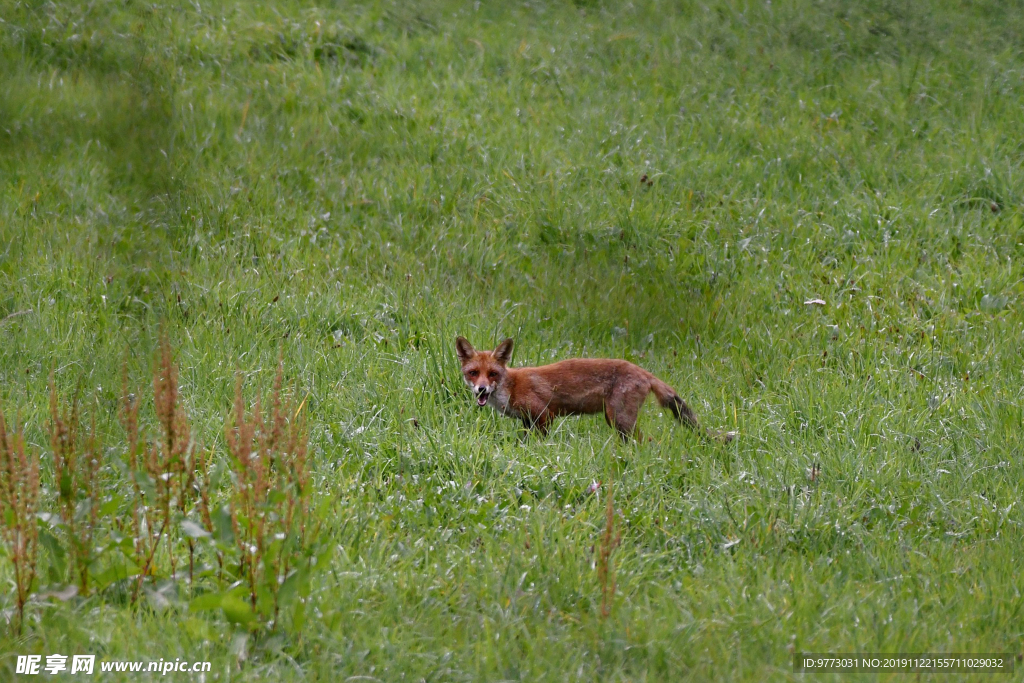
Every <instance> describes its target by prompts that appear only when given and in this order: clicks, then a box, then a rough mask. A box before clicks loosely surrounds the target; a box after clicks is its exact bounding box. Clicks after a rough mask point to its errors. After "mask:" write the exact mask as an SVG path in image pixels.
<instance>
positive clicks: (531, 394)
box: [509, 358, 651, 414]
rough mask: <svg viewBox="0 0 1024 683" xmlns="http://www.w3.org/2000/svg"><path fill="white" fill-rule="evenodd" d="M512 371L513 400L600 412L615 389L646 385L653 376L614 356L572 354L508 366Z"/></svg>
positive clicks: (561, 409)
mask: <svg viewBox="0 0 1024 683" xmlns="http://www.w3.org/2000/svg"><path fill="white" fill-rule="evenodd" d="M509 375H510V377H511V379H512V380H513V383H514V389H513V392H512V399H513V402H518V401H524V402H533V401H542V402H543V403H544V404H545V405H546V407H547V409H548V410H550V411H551V412H553V413H555V414H569V413H596V412H601V411H603V410H604V406H605V405H606V404H607V403H608V402H609V399H610V398H611V396H612V394H613V393H614V392H616V391H618V392H622V391H628V390H629V389H630V388H632V387H639V386H641V385H643V386H646V385H647V383H649V382H650V377H651V375H650V373H648V372H647V371H646V370H644V369H643V368H641V367H639V366H637V365H634V364H633V363H630V362H629V361H625V360H620V359H614V358H570V359H568V360H563V361H559V362H557V363H551V364H550V365H541V366H537V367H524V368H509ZM517 399H518V401H517Z"/></svg>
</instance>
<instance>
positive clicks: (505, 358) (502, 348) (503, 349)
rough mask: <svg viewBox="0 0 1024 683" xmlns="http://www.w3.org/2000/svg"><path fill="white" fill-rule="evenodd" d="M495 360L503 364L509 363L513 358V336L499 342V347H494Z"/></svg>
mask: <svg viewBox="0 0 1024 683" xmlns="http://www.w3.org/2000/svg"><path fill="white" fill-rule="evenodd" d="M494 360H496V361H498V362H499V363H501V364H502V365H508V362H509V361H510V360H512V338H511V337H510V338H508V339H506V340H505V341H503V342H501V343H500V344H498V348H496V349H494Z"/></svg>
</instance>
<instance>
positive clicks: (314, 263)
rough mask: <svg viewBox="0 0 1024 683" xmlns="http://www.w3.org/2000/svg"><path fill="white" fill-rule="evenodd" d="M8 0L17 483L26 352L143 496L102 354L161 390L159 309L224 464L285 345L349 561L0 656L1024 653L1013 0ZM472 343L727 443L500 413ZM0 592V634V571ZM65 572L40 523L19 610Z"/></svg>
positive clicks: (570, 668) (579, 667)
mask: <svg viewBox="0 0 1024 683" xmlns="http://www.w3.org/2000/svg"><path fill="white" fill-rule="evenodd" d="M0 19H2V21H0V93H2V97H0V235H2V244H0V378H2V384H0V399H2V406H3V409H4V411H5V413H6V414H7V416H8V420H9V421H12V422H13V421H17V422H18V423H19V424H24V425H25V430H26V440H27V441H28V444H29V449H30V450H31V451H34V452H38V453H41V454H42V462H43V465H42V470H43V475H42V477H43V482H42V485H43V494H42V504H41V505H42V507H43V508H47V509H50V508H52V506H53V504H54V503H53V501H54V499H55V496H56V495H57V494H56V493H55V491H56V489H57V488H59V487H58V486H57V484H56V482H54V481H53V474H52V471H51V469H50V465H49V463H50V456H49V449H50V444H49V440H48V436H47V419H48V414H49V412H48V410H49V409H48V400H49V390H48V378H49V376H50V373H51V372H53V373H54V377H55V382H56V385H57V387H58V389H59V390H60V391H61V392H62V393H63V395H66V396H70V395H71V394H73V393H74V392H75V391H76V390H78V391H80V392H81V395H82V396H83V412H84V414H85V415H87V416H88V419H90V420H92V419H95V422H96V428H97V430H98V432H99V434H100V435H101V436H102V441H103V444H104V446H103V448H104V451H103V452H104V453H105V456H104V457H105V460H104V464H103V465H102V467H101V468H100V471H99V477H100V480H101V482H102V485H103V495H104V498H103V502H104V504H105V505H108V508H107V509H108V510H112V511H113V514H114V515H122V516H123V515H125V514H127V508H126V505H127V503H126V500H127V496H128V495H129V492H130V490H131V485H130V484H129V482H128V480H127V478H126V475H125V473H124V471H123V470H121V469H118V468H117V467H116V466H115V465H114V464H112V463H115V462H117V459H118V458H119V457H120V455H121V454H122V453H123V451H124V448H125V446H124V444H125V439H126V437H125V433H124V431H123V430H122V428H121V426H120V424H119V422H118V419H117V405H118V401H119V398H120V396H121V391H122V378H121V377H122V366H123V365H125V363H126V367H127V372H128V376H129V381H130V383H131V384H132V385H134V386H139V387H147V386H148V384H149V383H150V382H151V379H150V377H151V368H152V365H153V358H154V353H155V350H156V348H157V340H158V338H159V335H160V333H161V329H163V330H165V331H166V333H167V335H168V337H169V339H170V342H171V345H172V346H173V348H174V349H175V351H176V359H177V363H178V364H179V366H180V378H181V396H182V398H183V400H184V405H185V407H186V408H187V411H188V415H189V419H190V421H191V427H192V434H193V437H194V438H195V439H196V441H197V442H200V443H202V444H203V445H205V446H207V447H209V448H210V449H212V453H213V458H214V462H215V463H217V464H215V466H217V467H226V465H225V464H224V463H226V462H227V459H228V456H227V452H226V447H225V428H224V425H225V419H226V418H227V416H228V415H229V412H230V410H231V406H232V401H233V396H234V388H235V375H236V372H241V373H243V374H244V375H245V377H246V399H247V400H250V399H252V398H253V397H254V396H255V394H256V391H257V389H262V390H263V391H264V392H266V391H269V389H270V387H271V384H272V382H273V377H274V370H275V367H276V359H277V356H278V353H281V354H282V355H283V361H284V368H285V375H286V379H287V381H288V382H290V383H291V384H292V386H293V389H292V390H291V391H292V393H293V394H294V396H295V398H296V399H297V400H299V401H301V400H303V399H305V403H304V404H303V407H302V410H303V411H304V412H305V415H306V419H307V425H308V428H309V436H310V442H309V449H310V468H311V470H310V471H311V488H312V499H311V500H312V505H313V510H314V514H315V516H316V517H317V519H318V520H319V525H318V532H317V533H318V534H319V536H318V539H319V542H320V543H321V545H322V547H323V548H328V549H329V550H330V551H331V552H330V553H329V554H324V555H323V556H322V557H323V560H322V561H321V562H319V563H318V565H317V567H316V571H315V572H313V573H312V575H311V578H310V583H309V587H308V591H309V595H308V597H307V599H306V602H305V603H303V604H305V605H306V607H305V617H304V619H299V618H298V617H294V618H289V619H284V618H282V619H281V620H280V621H279V622H278V623H276V624H273V625H272V626H270V625H264V626H262V627H251V628H246V627H245V625H244V624H243V625H238V624H236V623H234V622H236V621H238V620H237V619H234V620H232V619H231V618H229V617H230V615H229V614H228V612H227V610H224V611H218V610H203V611H197V610H196V609H190V607H189V605H190V603H193V602H194V601H195V599H196V598H197V597H198V596H202V595H203V594H205V593H207V592H210V591H213V590H214V589H215V588H216V585H215V584H216V581H215V579H214V578H213V577H212V576H211V575H210V574H209V573H207V574H205V575H202V576H201V577H200V578H197V579H196V580H195V581H194V582H193V583H192V584H189V583H188V582H187V581H185V580H184V579H182V577H181V573H180V572H179V573H178V574H176V576H175V580H173V581H171V580H169V577H168V575H167V571H168V570H167V567H166V564H162V565H160V566H161V569H160V571H159V572H155V573H156V574H158V575H157V576H154V577H153V579H152V581H153V586H154V587H155V586H157V585H158V583H157V582H158V581H161V582H162V583H159V586H160V589H159V591H158V592H159V595H158V596H156V595H154V592H150V593H148V595H149V598H148V599H146V600H142V601H140V602H139V603H137V604H135V605H134V606H133V605H131V604H129V602H128V601H126V600H125V593H124V587H123V586H120V587H119V584H117V583H116V582H115V583H113V584H111V585H110V586H107V587H105V588H102V589H97V590H94V591H93V592H92V593H91V594H90V595H88V596H86V595H79V596H76V597H74V598H72V599H70V600H68V601H66V602H64V601H61V600H58V599H52V598H51V599H47V598H45V597H42V598H38V599H36V600H34V601H33V602H31V603H30V605H29V607H28V609H27V614H26V619H25V628H24V631H23V632H22V634H21V635H18V634H17V632H16V631H15V630H14V629H13V628H6V627H4V626H3V624H0V678H3V679H4V680H11V679H14V680H22V679H23V680H31V677H19V676H16V675H15V674H14V670H15V655H16V654H31V653H36V654H43V655H47V654H51V653H63V654H66V655H71V654H80V653H92V654H96V655H98V657H99V658H101V659H139V660H143V659H147V660H157V659H161V658H162V659H164V660H174V659H175V658H182V659H187V660H209V661H211V662H212V663H213V668H212V672H211V673H209V674H206V675H205V677H204V678H203V679H202V680H205V681H214V680H216V681H228V680H241V679H246V680H248V679H249V678H251V677H253V676H255V675H259V676H260V677H261V678H265V679H267V680H284V681H298V680H320V681H343V680H346V679H347V678H349V677H354V678H353V679H352V680H380V681H396V680H407V681H419V680H425V681H448V680H456V681H461V680H465V681H470V680H473V681H476V680H487V681H497V680H523V681H532V680H593V679H600V680H620V681H626V680H629V681H662V680H710V679H721V680H749V681H761V680H765V679H771V680H796V679H803V678H806V677H807V676H806V675H798V674H794V673H792V659H793V653H794V652H855V651H861V652H1010V653H1014V654H1018V655H1019V654H1020V653H1022V652H1024V597H1022V595H1021V591H1022V590H1024V566H1022V558H1024V529H1022V523H1024V508H1022V507H1021V505H1020V504H1019V503H1020V498H1021V494H1022V487H1024V461H1022V458H1021V450H1022V446H1024V439H1022V436H1021V423H1022V418H1024V397H1022V387H1024V356H1022V332H1024V279H1022V278H1024V147H1022V142H1021V141H1022V140H1024V42H1022V39H1021V36H1022V35H1024V9H1022V8H1021V6H1020V4H1018V3H1014V2H1005V3H998V2H983V1H973V0H967V1H964V2H953V1H951V0H949V1H947V0H932V1H930V2H912V1H910V0H865V1H864V2H859V3H849V2H841V1H839V0H821V1H815V2H795V1H791V0H781V1H776V2H767V1H762V2H740V1H736V2H730V1H729V0H708V2H706V3H698V2H689V1H688V0H687V1H682V2H653V3H641V2H635V3H612V2H601V1H600V0H597V1H594V2H582V1H581V2H577V3H576V4H573V3H570V2H550V3H544V2H524V3H497V2H477V3H464V2H441V1H438V2H429V1H428V2H422V3H412V2H410V3H404V2H396V3H389V4H356V3H353V4H349V3H344V2H337V3H325V4H324V5H323V6H316V5H313V4H307V3H301V2H292V1H282V2H278V3H273V4H272V5H271V4H267V5H263V4H260V3H244V2H220V1H217V0H199V1H197V2H177V1H176V0H167V2H162V3H156V4H152V3H148V2H137V1H129V0H126V1H124V2H114V1H112V0H98V1H97V2H92V3H74V2H37V1H35V0H32V1H26V0H0ZM813 300H818V302H819V303H807V302H809V301H813ZM457 334H463V335H466V336H467V337H469V338H470V340H471V341H473V343H474V344H476V345H477V346H478V347H488V346H490V345H492V344H494V343H496V342H497V341H498V340H500V339H501V338H503V337H504V336H513V337H515V339H516V342H517V346H516V357H515V363H516V364H520V365H522V364H539V363H545V362H549V361H552V360H556V359H562V358H567V357H571V356H579V355H592V356H610V357H621V358H626V359H628V360H631V361H634V362H636V363H639V364H641V365H643V366H644V367H646V368H647V369H649V370H651V371H652V372H654V373H656V374H658V375H659V376H661V377H663V378H664V379H665V380H666V381H668V382H669V383H670V384H672V385H673V386H674V387H675V388H676V389H677V390H678V391H679V392H680V394H681V395H682V396H683V397H684V398H685V399H686V400H687V401H688V402H689V403H690V404H691V405H692V406H693V407H694V409H695V410H696V411H697V413H698V415H700V416H701V418H702V420H703V421H704V423H706V424H707V425H709V426H711V427H714V428H728V429H736V430H738V431H739V432H740V434H741V436H740V439H739V440H738V441H736V442H734V443H732V444H729V445H725V446H723V445H717V444H709V443H705V442H703V441H701V440H700V439H697V438H696V437H694V436H693V435H692V434H691V433H689V432H687V431H686V430H685V429H682V428H680V427H678V426H676V425H673V423H672V421H671V420H670V419H669V417H668V415H667V414H663V412H664V411H663V410H662V409H661V408H659V407H658V406H657V405H656V403H655V402H654V401H651V402H650V403H649V404H648V405H647V407H646V409H645V412H644V413H643V415H642V417H641V427H642V428H643V430H644V432H645V433H646V434H648V435H649V436H651V437H652V440H651V441H650V442H648V443H642V444H626V445H622V444H619V443H618V442H617V440H616V439H614V437H613V432H612V431H611V430H609V429H608V428H607V427H606V426H605V424H604V421H603V420H600V419H586V418H584V419H566V420H562V421H560V422H558V423H557V425H556V428H555V429H554V430H553V431H552V433H551V434H549V435H548V436H547V437H543V438H542V437H537V436H530V437H526V438H524V437H523V435H522V434H521V433H520V431H519V428H518V426H517V423H515V422H514V421H512V420H509V419H507V418H503V417H500V416H498V415H497V414H495V413H493V412H491V411H489V410H480V409H478V408H477V407H476V405H475V404H474V403H473V401H472V399H471V397H470V396H469V393H468V391H466V390H465V389H464V388H463V386H462V384H461V379H460V375H459V370H458V364H457V361H456V358H455V353H454V343H453V342H454V338H455V336H456V335H457ZM125 359H127V361H126V360H125ZM142 421H143V422H144V423H146V424H149V425H151V424H152V423H153V421H154V418H153V413H152V408H151V407H150V406H148V404H144V405H143V407H142ZM609 481H613V482H614V489H613V491H614V508H615V520H616V522H615V524H616V529H617V533H621V542H620V543H619V545H618V547H616V548H614V552H612V554H611V560H610V562H611V565H612V568H613V570H614V578H615V582H616V590H615V592H614V595H613V596H611V598H610V602H609V604H608V608H609V609H608V610H607V611H608V615H607V616H604V615H603V614H602V604H603V601H604V598H605V595H606V593H607V591H606V590H605V587H606V585H604V584H603V583H602V581H601V579H600V577H599V574H600V572H599V566H598V565H599V564H600V562H599V560H600V554H601V553H600V551H601V549H602V548H603V547H605V545H604V541H603V540H602V538H603V536H604V534H605V527H606V502H607V499H606V492H607V489H608V482H609ZM594 482H603V485H602V486H601V488H600V489H599V491H598V492H597V493H593V492H591V490H590V489H591V485H592V483H594ZM229 487H230V484H229V483H228V479H227V478H226V477H225V478H224V479H223V482H222V484H221V486H220V488H219V489H216V490H215V491H214V498H215V500H216V501H220V500H224V499H225V498H226V496H227V495H228V493H227V491H228V489H229ZM190 514H191V513H190ZM97 533H98V536H97V539H101V538H107V537H108V536H109V535H110V534H111V533H112V531H111V530H110V529H109V528H103V529H100V530H99V531H98V532H97ZM175 533H179V535H180V532H175ZM59 535H60V531H59V530H56V531H54V536H55V537H58V538H59ZM97 542H99V541H97ZM212 558H213V556H212V552H210V551H201V552H200V553H199V557H198V562H199V564H200V565H202V566H204V567H209V566H212V563H213V559H212ZM165 559H166V558H165ZM0 560H3V558H2V556H0ZM104 561H105V560H104V559H103V557H100V558H99V559H98V560H97V562H98V564H97V565H96V566H95V567H94V570H95V571H97V572H99V571H101V570H102V569H104V566H105V565H104V564H103V563H104ZM160 572H163V573H162V574H160ZM0 581H2V582H3V584H4V588H3V589H2V590H0V609H2V610H4V614H6V615H7V616H8V617H9V618H10V617H12V615H13V614H14V611H13V610H14V607H13V600H14V598H13V589H12V590H11V591H8V590H7V587H8V586H10V587H13V585H14V584H13V578H12V572H11V565H10V563H8V562H7V561H6V560H3V561H2V562H0ZM73 582H74V578H73V577H72V576H71V575H70V570H69V569H68V568H67V567H63V566H61V564H60V563H59V562H57V554H56V552H55V551H54V552H51V549H50V548H48V547H43V548H42V549H41V551H40V554H39V579H38V582H37V585H36V586H35V590H36V591H37V592H39V593H45V592H47V591H54V590H59V589H60V588H62V587H63V586H64V585H66V584H68V583H73ZM605 583H607V582H605ZM154 591H155V588H154ZM1020 671H1021V665H1020V664H1018V671H1017V673H1016V674H1014V675H1013V676H1012V678H1013V679H1015V680H1021V678H1022V674H1021V673H1020ZM62 676H63V678H66V679H68V680H71V679H73V677H72V676H70V675H69V674H66V673H65V674H63V675H62ZM59 677H60V676H58V678H59ZM102 678H103V679H104V680H126V681H127V680H139V679H140V678H141V679H143V680H146V679H147V678H146V676H139V675H134V676H133V675H128V674H124V675H123V677H121V678H119V677H118V676H117V675H115V674H104V675H102ZM154 678H162V677H160V676H155V677H154ZM169 678H177V679H178V680H199V677H198V676H197V675H185V674H175V675H171V676H169ZM813 678H814V679H815V680H819V679H821V680H846V678H845V677H840V676H834V677H829V676H824V675H815V676H813ZM859 678H860V679H866V680H896V679H900V680H902V679H903V678H905V677H904V676H899V675H896V674H890V675H878V676H860V677H859ZM979 678H980V679H981V680H986V681H988V680H1000V681H1002V680H1008V679H1010V678H1011V677H1008V676H996V677H992V676H981V677H979ZM83 680H91V678H89V677H83Z"/></svg>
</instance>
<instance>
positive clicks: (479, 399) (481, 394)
mask: <svg viewBox="0 0 1024 683" xmlns="http://www.w3.org/2000/svg"><path fill="white" fill-rule="evenodd" d="M473 392H474V393H475V394H476V404H477V405H478V406H485V405H487V399H488V397H489V396H490V395H491V389H490V388H489V387H480V386H475V387H473Z"/></svg>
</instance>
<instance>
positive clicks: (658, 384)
mask: <svg viewBox="0 0 1024 683" xmlns="http://www.w3.org/2000/svg"><path fill="white" fill-rule="evenodd" d="M512 347H513V341H512V339H511V338H508V339H505V340H504V341H502V342H501V343H500V344H498V346H497V347H495V348H494V350H493V351H477V350H476V349H475V348H473V345H472V344H470V343H469V340H468V339H466V338H465V337H462V336H460V337H457V338H456V339H455V352H456V354H457V355H458V358H459V363H460V364H461V366H462V377H463V379H464V380H465V382H466V386H468V387H469V388H470V390H472V392H473V395H474V396H475V398H476V403H477V405H478V406H480V407H481V408H482V407H484V406H490V407H491V408H493V409H494V410H497V411H498V412H499V413H501V414H503V415H506V416H508V417H513V418H517V419H519V420H520V421H522V423H523V425H524V426H525V427H526V429H527V430H536V431H537V432H539V433H540V434H542V435H544V434H547V431H548V428H549V426H550V425H551V421H552V420H553V419H554V418H556V417H561V416H563V415H592V414H597V413H604V418H605V421H606V422H607V423H608V426H610V427H614V428H615V429H616V430H617V431H618V433H619V436H620V437H621V438H622V440H623V441H627V440H629V439H630V438H636V439H641V438H642V435H641V434H640V432H639V430H637V427H636V423H637V418H638V417H639V413H640V408H641V406H643V404H644V401H645V400H646V399H647V395H648V394H654V396H655V397H656V398H657V399H658V403H660V404H661V405H662V406H663V407H665V408H668V409H669V411H671V413H672V415H673V417H675V419H677V420H678V421H679V422H680V423H681V424H683V425H684V426H686V427H689V428H690V429H692V430H694V431H695V432H697V433H698V434H699V435H701V436H703V437H706V438H711V439H715V440H718V441H721V442H723V443H728V442H730V441H732V440H733V439H734V438H736V436H737V435H736V432H712V431H710V430H706V429H703V428H702V427H701V426H700V422H699V421H698V420H697V415H696V414H695V413H694V412H693V410H692V409H691V408H690V406H688V405H687V404H686V401H684V400H683V399H682V398H680V397H679V394H677V393H676V392H675V390H674V389H672V387H670V386H669V385H668V384H666V383H665V382H663V381H662V380H660V379H658V378H657V377H655V376H654V375H653V374H651V373H650V372H648V371H647V370H644V369H643V368H641V367H640V366H639V365H634V364H633V363H630V362H629V361H626V360H618V359H612V358H570V359H568V360H563V361H559V362H557V363H552V364H550V365H541V366H538V367H521V368H510V367H509V366H508V364H509V361H511V360H512Z"/></svg>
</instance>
